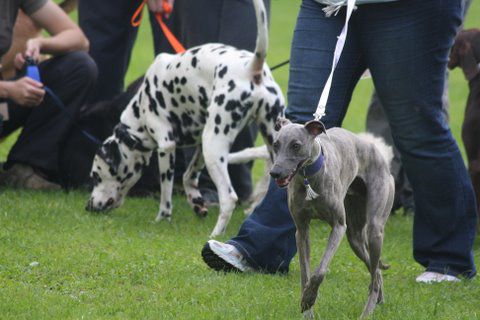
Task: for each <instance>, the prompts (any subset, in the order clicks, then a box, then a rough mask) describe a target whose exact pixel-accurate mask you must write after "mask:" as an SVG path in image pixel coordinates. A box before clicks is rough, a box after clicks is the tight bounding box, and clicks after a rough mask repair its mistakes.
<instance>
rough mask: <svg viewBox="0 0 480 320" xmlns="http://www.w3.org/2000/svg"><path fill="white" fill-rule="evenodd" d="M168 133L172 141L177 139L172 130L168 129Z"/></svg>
mask: <svg viewBox="0 0 480 320" xmlns="http://www.w3.org/2000/svg"><path fill="white" fill-rule="evenodd" d="M167 135H168V140H170V141H173V140H175V136H174V135H173V132H172V131H168V133H167Z"/></svg>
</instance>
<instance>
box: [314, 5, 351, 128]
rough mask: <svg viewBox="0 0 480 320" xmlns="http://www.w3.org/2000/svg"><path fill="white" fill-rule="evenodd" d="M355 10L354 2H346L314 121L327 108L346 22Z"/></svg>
mask: <svg viewBox="0 0 480 320" xmlns="http://www.w3.org/2000/svg"><path fill="white" fill-rule="evenodd" d="M354 8H355V0H348V2H347V16H346V18H345V25H344V26H343V29H342V32H341V33H340V35H339V36H338V40H337V44H336V45H335V51H334V53H333V62H332V70H331V71H330V75H329V76H328V79H327V83H325V87H324V88H323V91H322V95H321V96H320V101H318V106H317V111H315V113H314V114H313V116H314V117H315V120H320V119H321V118H322V117H323V116H324V115H325V109H326V107H327V101H328V95H329V94H330V89H331V87H332V78H333V72H334V71H335V68H336V67H337V64H338V60H340V55H341V54H342V51H343V47H344V46H345V40H346V39H347V32H348V21H349V20H350V17H351V15H352V12H353V9H354Z"/></svg>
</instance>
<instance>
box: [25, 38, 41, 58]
mask: <svg viewBox="0 0 480 320" xmlns="http://www.w3.org/2000/svg"><path fill="white" fill-rule="evenodd" d="M41 49H42V38H33V39H30V40H28V41H27V49H26V50H25V57H31V58H33V60H34V61H35V62H37V63H38V62H39V61H40V52H41Z"/></svg>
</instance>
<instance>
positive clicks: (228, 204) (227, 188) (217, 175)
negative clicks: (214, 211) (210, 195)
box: [203, 137, 238, 238]
mask: <svg viewBox="0 0 480 320" xmlns="http://www.w3.org/2000/svg"><path fill="white" fill-rule="evenodd" d="M203 141H212V139H205V137H204V139H203ZM224 142H225V141H224ZM227 143H228V141H227ZM228 151H229V146H228V144H227V145H217V146H214V147H213V146H211V145H207V144H205V143H204V144H203V156H204V158H205V164H206V166H207V169H208V173H209V174H210V177H211V178H212V180H213V182H214V183H215V186H216V187H217V192H218V199H219V202H220V209H219V210H220V215H219V216H218V220H217V224H216V225H215V228H214V229H213V231H212V233H211V234H210V237H212V238H213V237H216V236H218V235H220V234H223V233H224V232H225V229H226V227H227V224H228V222H229V221H230V218H231V216H232V212H233V210H234V209H235V203H236V202H237V200H238V197H237V194H236V193H235V190H234V189H233V187H232V183H231V181H230V176H229V175H228V170H227V165H228V163H227V161H226V160H227V157H228Z"/></svg>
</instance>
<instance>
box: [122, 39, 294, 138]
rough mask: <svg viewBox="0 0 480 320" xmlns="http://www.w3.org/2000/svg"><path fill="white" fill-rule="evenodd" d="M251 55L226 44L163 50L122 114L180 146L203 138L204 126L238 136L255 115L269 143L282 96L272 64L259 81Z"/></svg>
mask: <svg viewBox="0 0 480 320" xmlns="http://www.w3.org/2000/svg"><path fill="white" fill-rule="evenodd" d="M252 57H253V54H252V53H250V52H248V51H244V50H237V49H235V48H233V47H230V46H226V45H223V44H208V45H203V46H200V47H196V48H192V49H190V50H188V51H186V52H185V53H183V54H179V55H171V54H160V55H159V56H157V58H156V59H155V62H154V63H153V64H152V66H151V67H150V68H149V70H148V72H147V74H146V77H145V81H144V83H143V85H142V87H141V89H140V90H139V92H138V93H137V95H136V96H135V98H134V99H133V100H132V101H131V102H130V104H129V105H128V107H127V109H126V111H125V112H124V114H123V115H122V119H121V120H122V122H124V123H126V124H127V125H129V126H130V127H131V128H132V129H133V130H136V131H139V132H143V131H146V132H148V134H149V135H150V136H152V137H155V139H154V140H157V144H159V143H160V144H161V143H162V142H168V141H175V143H176V145H177V146H180V147H181V146H188V145H196V144H198V143H200V140H201V137H202V131H203V129H204V127H210V128H212V129H213V131H214V134H215V135H219V136H220V135H223V136H231V135H233V136H236V134H237V133H238V131H239V130H240V129H241V128H242V127H243V126H245V124H246V123H247V122H248V121H249V120H251V119H252V118H254V119H257V120H258V123H259V128H260V130H261V132H262V134H264V136H265V137H266V138H267V140H268V141H267V143H268V142H270V143H271V141H272V137H271V130H270V127H272V126H273V122H274V121H275V119H276V117H277V116H278V115H279V114H281V113H282V109H283V104H284V101H283V96H282V94H281V91H280V88H279V87H278V85H277V84H276V83H275V82H274V80H273V78H272V76H271V73H270V70H268V67H265V68H264V72H263V75H262V81H261V84H260V85H257V84H255V83H254V82H253V81H252V79H253V77H252V74H251V71H250V69H249V64H250V62H251V60H252ZM267 128H268V129H267ZM159 139H160V140H161V141H159Z"/></svg>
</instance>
